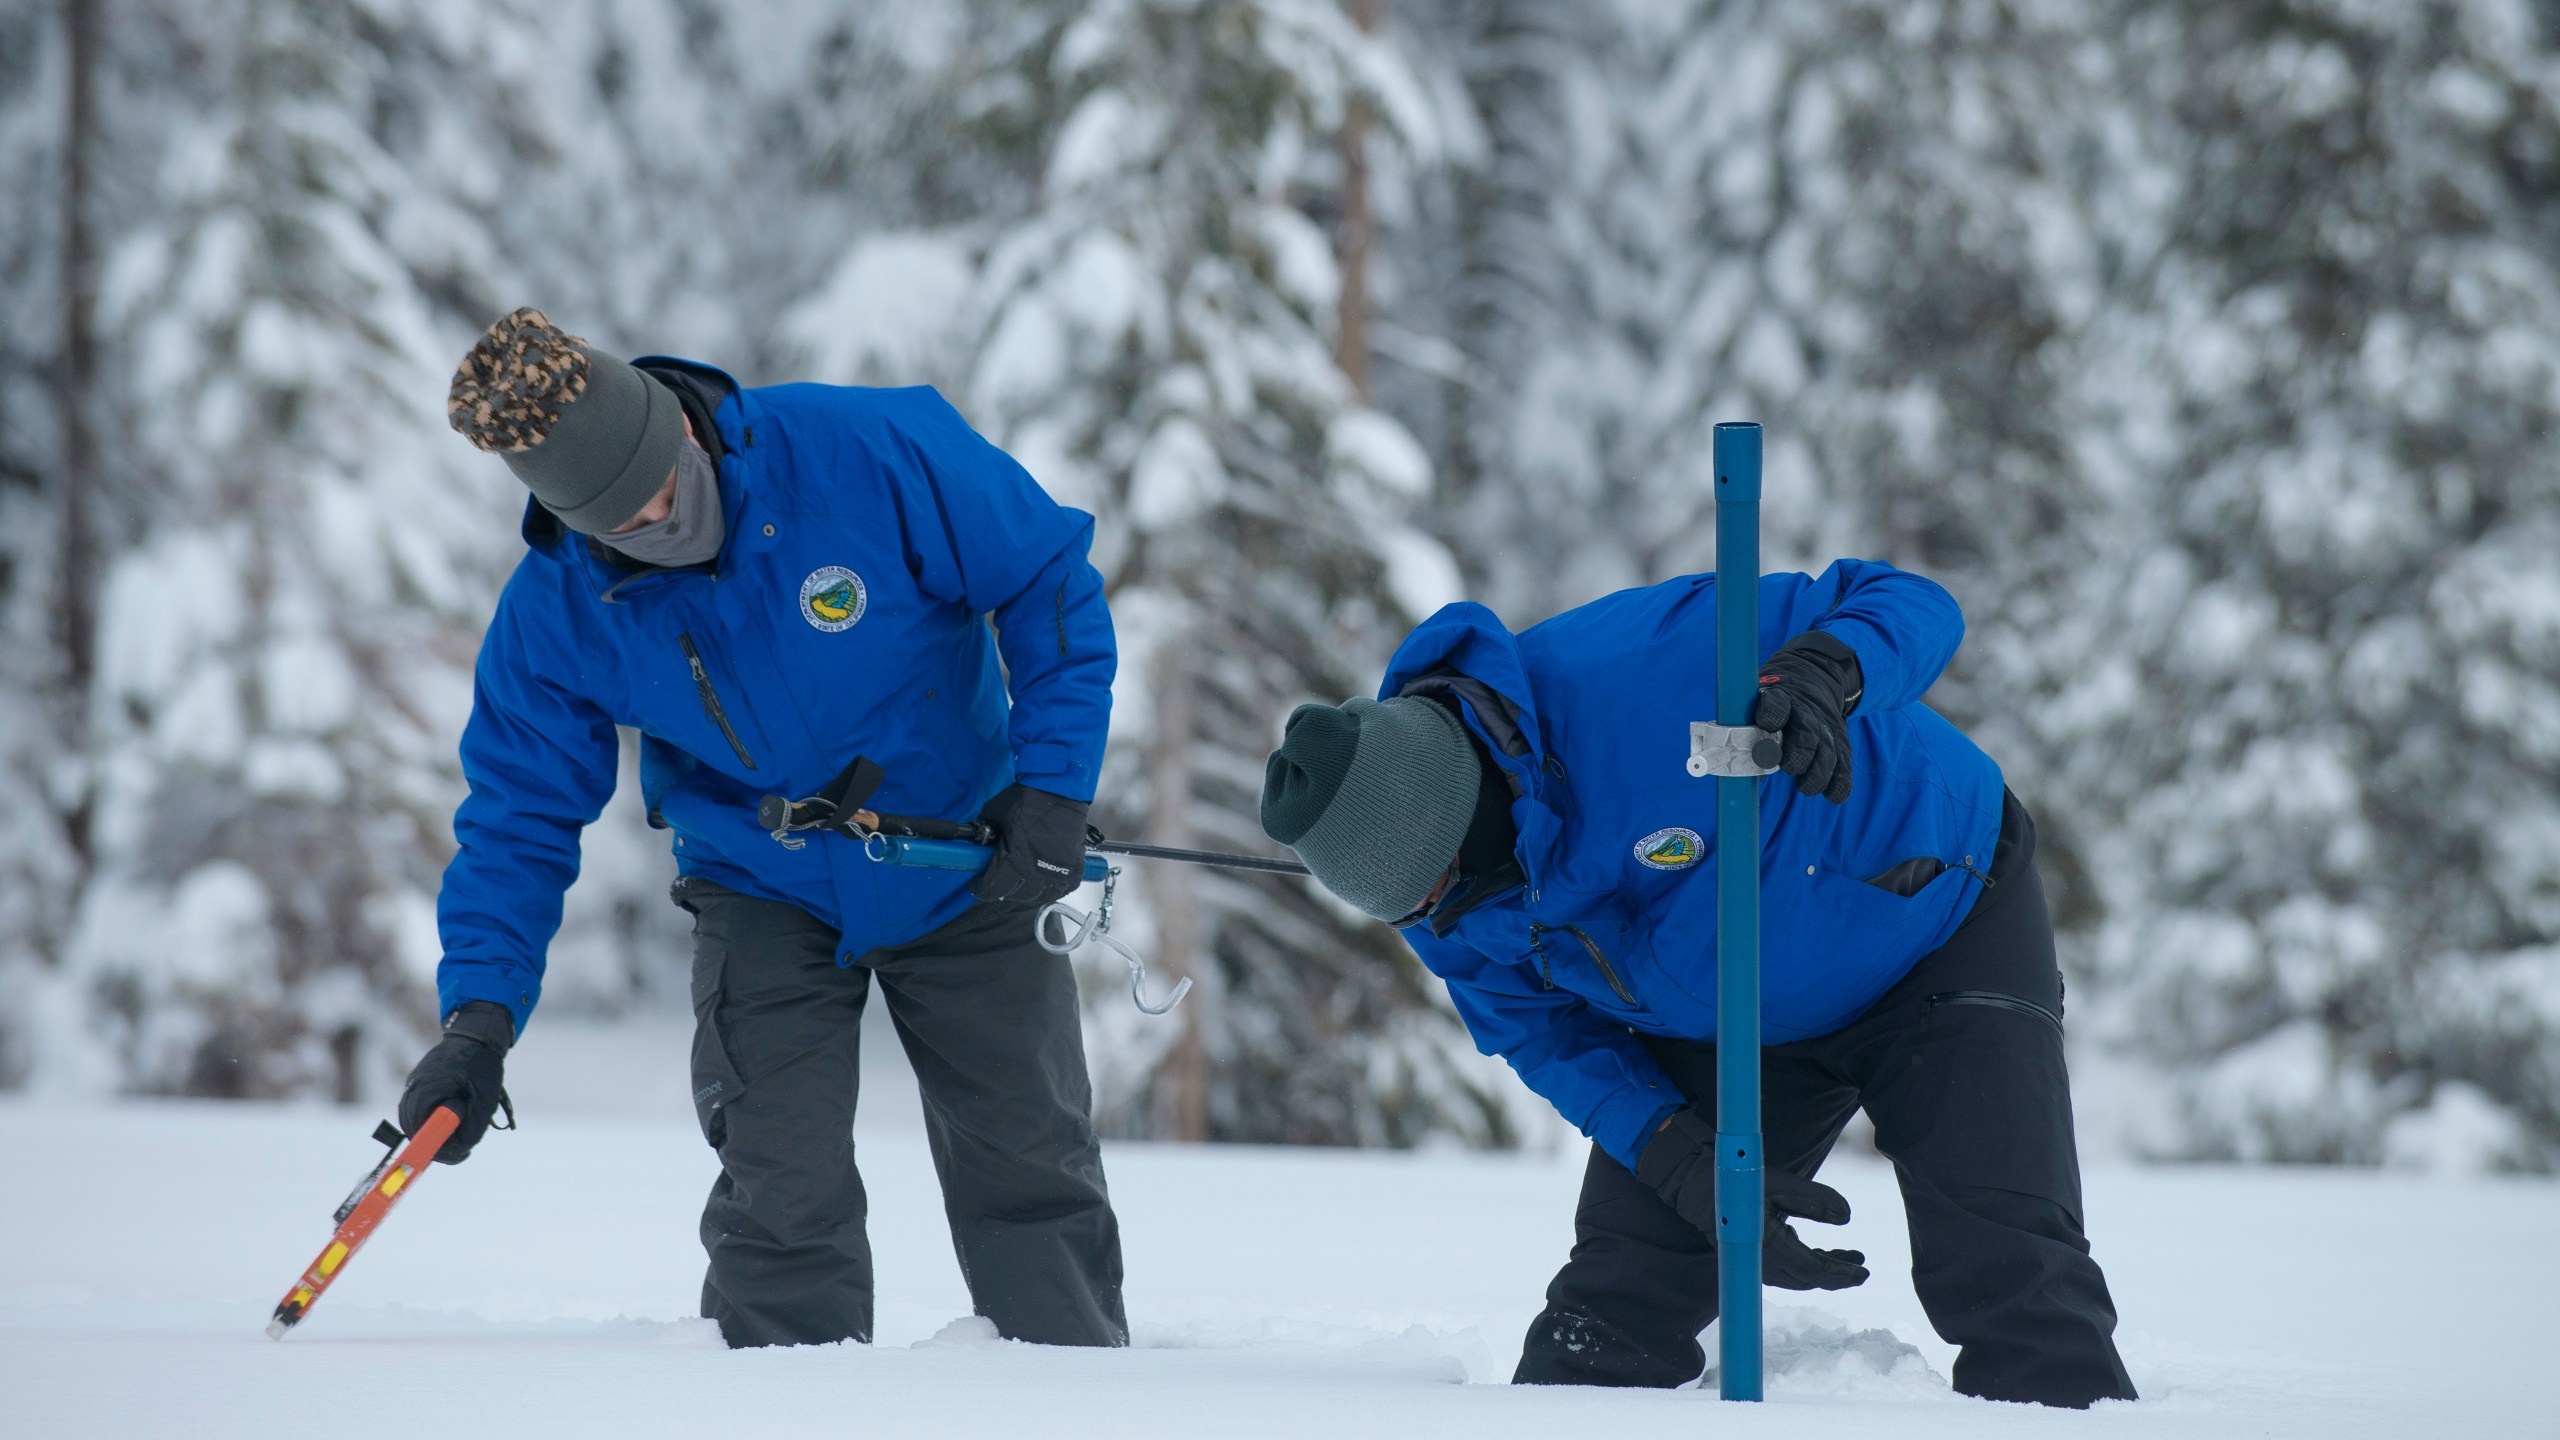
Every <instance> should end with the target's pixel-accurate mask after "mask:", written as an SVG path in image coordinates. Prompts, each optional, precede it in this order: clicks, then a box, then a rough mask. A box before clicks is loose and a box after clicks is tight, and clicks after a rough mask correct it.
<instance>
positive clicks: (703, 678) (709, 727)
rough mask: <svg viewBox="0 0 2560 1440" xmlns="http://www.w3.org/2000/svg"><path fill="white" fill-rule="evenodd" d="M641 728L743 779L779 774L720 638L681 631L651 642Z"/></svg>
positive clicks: (705, 632)
mask: <svg viewBox="0 0 2560 1440" xmlns="http://www.w3.org/2000/svg"><path fill="white" fill-rule="evenodd" d="M648 643H649V644H650V646H651V649H652V651H653V653H651V654H650V655H648V657H647V660H646V663H645V673H647V674H648V675H649V676H650V677H651V683H650V686H649V689H648V692H647V694H646V695H645V696H644V697H642V713H641V715H640V716H639V719H640V721H641V728H642V729H644V730H646V731H648V732H650V733H651V734H653V735H656V736H657V737H658V738H660V739H662V740H665V741H666V742H667V743H669V744H671V745H673V746H675V747H676V748H677V749H679V750H681V751H683V752H684V753H685V754H687V755H690V756H692V757H693V758H694V759H695V760H697V761H699V762H701V763H703V764H706V765H709V766H712V767H713V768H715V769H719V770H726V771H728V772H730V773H731V774H734V775H739V776H760V775H765V774H770V773H772V771H773V770H774V769H775V757H774V755H773V752H772V749H771V747H770V746H769V745H768V744H767V743H766V739H765V735H764V731H763V729H762V728H761V727H760V726H758V725H757V724H756V721H755V712H754V711H753V709H752V708H751V707H750V706H749V704H748V700H747V687H746V685H745V684H744V683H743V681H742V679H741V677H740V675H739V672H738V670H737V669H736V667H735V666H734V664H732V663H731V656H730V654H729V652H728V651H727V650H726V648H725V647H724V646H723V645H722V644H721V643H720V640H719V637H717V636H716V635H714V634H713V633H712V632H711V631H710V630H709V629H708V628H707V627H702V626H694V627H690V628H684V629H678V630H676V631H675V632H674V633H673V634H671V635H662V636H660V637H658V638H655V639H652V640H651V641H650V642H648Z"/></svg>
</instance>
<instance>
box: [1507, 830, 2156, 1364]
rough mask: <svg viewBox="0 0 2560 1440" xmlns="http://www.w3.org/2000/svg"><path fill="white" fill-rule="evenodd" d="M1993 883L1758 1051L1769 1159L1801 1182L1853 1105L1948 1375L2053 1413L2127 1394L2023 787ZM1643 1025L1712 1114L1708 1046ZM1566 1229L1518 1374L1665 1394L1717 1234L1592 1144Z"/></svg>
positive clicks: (1712, 1062) (1698, 1316)
mask: <svg viewBox="0 0 2560 1440" xmlns="http://www.w3.org/2000/svg"><path fill="white" fill-rule="evenodd" d="M1991 878H1992V880H1993V882H1994V883H1993V885H1992V888H1990V889H1989V890H1987V891H1985V892H1984V893H1983V895H1982V897H1981V898H1980V899H1979V900H1978V901H1976V902H1975V904H1974V908H1973V913H1972V914H1970V915H1969V916H1967V917H1966V918H1965V921H1964V923H1963V924H1962V925H1961V926H1959V927H1957V929H1956V932H1955V934H1953V935H1952V936H1950V937H1948V939H1947V943H1946V944H1944V945H1942V946H1940V947H1939V948H1938V949H1937V950H1935V951H1932V952H1931V953H1930V954H1928V955H1927V956H1925V957H1923V958H1922V959H1921V961H1920V963H1919V964H1918V965H1916V966H1915V967H1913V969H1912V971H1911V973H1910V974H1909V975H1907V976H1905V977H1904V978H1903V979H1902V981H1901V982H1900V983H1898V984H1896V985H1895V986H1894V987H1893V989H1892V990H1890V991H1888V992H1887V993H1886V994H1885V996H1884V997H1883V998H1882V999H1880V1000H1878V1001H1877V1002H1876V1003H1875V1005H1874V1006H1872V1007H1871V1008H1870V1009H1869V1010H1868V1011H1867V1013H1866V1014H1864V1015H1863V1016H1861V1017H1859V1018H1858V1019H1857V1020H1856V1021H1854V1022H1853V1023H1851V1024H1850V1025H1849V1026H1848V1027H1846V1028H1845V1029H1842V1030H1839V1031H1836V1032H1834V1033H1832V1034H1829V1035H1823V1036H1818V1037H1816V1038H1814V1039H1811V1040H1799V1041H1794V1042H1791V1043H1789V1044H1784V1045H1773V1046H1769V1047H1767V1048H1766V1049H1764V1050H1762V1051H1761V1067H1760V1095H1761V1115H1762V1120H1761V1125H1762V1132H1763V1135H1764V1137H1765V1138H1764V1140H1763V1146H1762V1151H1763V1153H1764V1154H1765V1155H1767V1157H1768V1160H1769V1163H1770V1164H1772V1165H1775V1166H1779V1167H1782V1168H1784V1169H1786V1170H1789V1171H1792V1172H1793V1173H1795V1174H1798V1175H1806V1176H1810V1175H1812V1174H1813V1173H1814V1172H1815V1171H1816V1170H1818V1169H1820V1168H1821V1165H1822V1161H1823V1157H1825V1156H1826V1155H1828V1154H1829V1153H1830V1151H1831V1146H1832V1143H1833V1142H1834V1141H1836V1140H1837V1139H1839V1137H1840V1131H1841V1127H1842V1126H1844V1125H1846V1124H1847V1123H1848V1120H1849V1116H1850V1113H1851V1112H1852V1111H1854V1110H1857V1109H1860V1108H1863V1109H1864V1110H1865V1111H1866V1112H1867V1115H1868V1117H1869V1118H1870V1119H1871V1120H1873V1121H1874V1122H1875V1129H1876V1147H1877V1148H1878V1149H1879V1150H1881V1151H1883V1152H1884V1154H1885V1156H1886V1158H1888V1159H1890V1160H1891V1161H1892V1162H1893V1166H1894V1173H1895V1176H1896V1178H1897V1179H1899V1181H1900V1182H1901V1187H1902V1203H1903V1209H1904V1210H1905V1212H1906V1214H1907V1218H1908V1220H1909V1222H1910V1227H1911V1264H1912V1277H1911V1278H1912V1284H1913V1286H1914V1288H1915V1289H1917V1290H1918V1292H1919V1296H1920V1303H1921V1305H1922V1306H1923V1307H1924V1308H1925V1309H1926V1310H1927V1311H1928V1313H1929V1320H1930V1323H1931V1324H1932V1325H1933V1326H1934V1327H1936V1329H1937V1332H1938V1334H1939V1336H1940V1337H1941V1338H1943V1339H1945V1340H1947V1341H1948V1342H1949V1343H1951V1344H1954V1345H1957V1346H1959V1347H1961V1349H1960V1351H1959V1353H1958V1354H1957V1357H1956V1364H1955V1377H1954V1378H1955V1388H1956V1389H1957V1390H1959V1391H1962V1392H1964V1393H1965V1394H1968V1395H1979V1396H1982V1397H1985V1398H1987V1399H1993V1400H2021V1401H2035V1402H2039V1403H2042V1404H2046V1405H2067V1406H2085V1405H2088V1404H2089V1403H2090V1402H2092V1401H2095V1400H2105V1399H2126V1400H2129V1399H2132V1398H2133V1394H2134V1391H2133V1381H2132V1380H2131V1378H2129V1377H2128V1376H2127V1375H2126V1374H2125V1369H2124V1362H2123V1361H2122V1360H2121V1359H2119V1358H2118V1357H2117V1355H2116V1348H2115V1341H2114V1338H2113V1337H2114V1333H2115V1324H2116V1312H2115V1302H2114V1301H2113V1300H2112V1299H2110V1298H2109V1297H2108V1294H2107V1281H2106V1277H2105V1276H2104V1275H2103V1274H2101V1273H2100V1272H2099V1269H2098V1263H2097V1261H2095V1260H2093V1259H2091V1258H2090V1255H2089V1242H2088V1240H2087V1238H2086V1237H2085V1235H2084V1233H2083V1227H2082V1221H2081V1213H2080V1162H2079V1156H2078V1153H2077V1151H2076V1150H2075V1148H2074V1145H2073V1141H2072V1130H2071V1081H2070V1076H2069V1075H2068V1074H2067V1073H2066V1072H2065V1070H2064V1068H2063V1055H2062V1018H2061V1016H2062V975H2061V971H2060V969H2059V967H2058V966H2057V965H2056V963H2055V958H2054V945H2053V922H2052V920H2051V918H2050V917H2049V916H2048V915H2047V913H2046V910H2045V898H2044V882H2043V881H2042V879H2041V878H2039V876H2038V874H2037V872H2036V866H2035V825H2034V822H2033V821H2032V820H2031V819H2029V818H2028V816H2027V813H2026V810H2025V808H2024V807H2023V806H2021V805H2020V804H2019V803H2018V800H2017V797H2015V796H2014V795H2013V796H2010V797H2009V799H2008V803H2007V806H2006V808H2005V811H2004V813H2003V815H2002V817H2001V830H2000V844H1999V848H1998V850H1997V851H1996V852H1995V857H1994V860H1993V862H1992V869H1991ZM1641 1038H1642V1039H1643V1040H1644V1042H1645V1045H1646V1047H1647V1048H1648V1049H1650V1050H1651V1051H1652V1052H1653V1053H1654V1055H1655V1056H1656V1057H1657V1058H1658V1059H1660V1060H1661V1062H1662V1065H1663V1068H1664V1069H1665V1070H1667V1071H1669V1072H1670V1074H1671V1078H1672V1080H1673V1081H1674V1083H1676V1084H1678V1085H1679V1087H1680V1089H1681V1092H1682V1093H1683V1094H1685V1095H1686V1096H1687V1097H1688V1098H1689V1099H1690V1100H1691V1101H1693V1102H1695V1103H1696V1104H1697V1105H1698V1106H1699V1107H1700V1108H1701V1109H1703V1110H1705V1111H1706V1112H1708V1113H1713V1111H1714V1109H1715V1081H1716V1048H1715V1046H1714V1045H1713V1044H1708V1043H1700V1042H1695V1041H1687V1040H1666V1039H1661V1038H1659V1037H1654V1036H1644V1037H1641ZM1574 1233H1575V1240H1574V1247H1573V1255H1572V1258H1571V1259H1569V1260H1567V1261H1566V1262H1565V1266H1564V1269H1563V1270H1561V1271H1559V1272H1558V1273H1557V1275H1556V1278H1555V1281H1554V1283H1553V1284H1551V1285H1549V1286H1548V1287H1547V1308H1546V1310H1545V1311H1544V1312H1543V1313H1541V1314H1540V1315H1539V1316H1538V1318H1537V1319H1536V1321H1534V1322H1532V1324H1531V1325H1530V1327H1529V1335H1528V1340H1527V1343H1526V1345H1525V1347H1524V1348H1523V1350H1522V1353H1521V1357H1520V1368H1519V1371H1518V1373H1517V1374H1516V1375H1514V1376H1513V1377H1512V1378H1513V1382H1514V1383H1515V1384H1543V1385H1651V1386H1673V1385H1681V1384H1686V1383H1687V1382H1688V1381H1690V1380H1692V1379H1695V1378H1696V1377H1697V1376H1698V1375H1699V1374H1700V1373H1702V1372H1703V1371H1704V1370H1705V1368H1706V1353H1705V1351H1704V1349H1703V1348H1702V1347H1701V1346H1700V1345H1699V1344H1698V1338H1697V1337H1698V1332H1699V1331H1701V1330H1703V1329H1705V1328H1706V1325H1707V1322H1709V1321H1711V1320H1713V1319H1714V1318H1715V1316H1716V1300H1717V1297H1716V1251H1715V1246H1714V1244H1713V1242H1712V1241H1711V1240H1710V1239H1709V1238H1708V1237H1707V1236H1706V1235H1704V1234H1702V1233H1700V1232H1699V1231H1698V1230H1697V1229H1696V1227H1694V1226H1692V1225H1690V1224H1689V1223H1688V1222H1687V1221H1685V1220H1683V1219H1681V1218H1680V1217H1679V1215H1678V1214H1676V1213H1675V1212H1674V1211H1673V1210H1672V1209H1671V1207H1670V1206H1669V1205H1667V1204H1665V1203H1664V1202H1663V1200H1662V1199H1661V1197H1660V1196H1658V1195H1656V1194H1655V1193H1654V1192H1653V1191H1652V1190H1650V1189H1648V1188H1647V1187H1645V1186H1644V1185H1643V1184H1641V1183H1639V1182H1638V1181H1637V1180H1636V1178H1635V1176H1633V1175H1631V1174H1629V1173H1628V1172H1627V1169H1626V1167H1624V1166H1622V1165H1620V1164H1619V1163H1618V1162H1617V1161H1615V1160H1612V1159H1610V1158H1609V1157H1608V1156H1607V1155H1604V1154H1602V1153H1601V1152H1600V1151H1599V1150H1597V1149H1596V1148H1595V1149H1594V1150H1593V1151H1592V1152H1591V1161H1590V1165H1589V1168H1588V1169H1587V1170H1586V1171H1585V1172H1584V1175H1583V1181H1582V1199H1581V1204H1580V1207H1579V1208H1578V1210H1577V1211H1576V1213H1575V1215H1574ZM1807 1238H1808V1241H1809V1243H1811V1244H1814V1245H1827V1244H1831V1243H1834V1242H1832V1241H1830V1240H1828V1239H1826V1238H1824V1237H1823V1236H1821V1235H1819V1234H1809V1235H1808V1236H1807Z"/></svg>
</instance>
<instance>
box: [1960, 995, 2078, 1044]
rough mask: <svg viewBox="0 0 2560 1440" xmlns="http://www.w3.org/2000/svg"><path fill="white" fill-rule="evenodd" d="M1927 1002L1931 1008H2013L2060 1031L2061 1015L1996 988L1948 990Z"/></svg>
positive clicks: (2058, 1032)
mask: <svg viewBox="0 0 2560 1440" xmlns="http://www.w3.org/2000/svg"><path fill="white" fill-rule="evenodd" d="M1929 1004H1930V1005H1931V1006H1932V1007H1933V1008H1934V1007H1936V1006H1939V1005H1988V1006H1990V1007H1991V1008H1993V1009H1995V1010H2015V1011H2017V1012H2018V1013H2019V1014H2021V1015H2033V1016H2034V1017H2036V1018H2037V1019H2039V1020H2041V1021H2043V1022H2044V1023H2046V1024H2047V1025H2050V1026H2052V1027H2053V1028H2054V1032H2055V1033H2056V1034H2060V1033H2061V1031H2062V1017H2061V1016H2059V1015H2056V1014H2054V1013H2053V1012H2052V1011H2050V1010H2047V1009H2046V1008H2044V1007H2043V1006H2041V1005H2038V1004H2037V1003H2035V1002H2034V1001H2032V1000H2021V999H2019V998H2018V997H2017V996H2015V995H2003V994H2001V993H2000V992H1999V991H1997V990H1948V991H1944V992H1942V993H1940V994H1936V995H1932V996H1930V997H1929Z"/></svg>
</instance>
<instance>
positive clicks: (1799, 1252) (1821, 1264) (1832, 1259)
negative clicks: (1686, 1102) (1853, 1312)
mask: <svg viewBox="0 0 2560 1440" xmlns="http://www.w3.org/2000/svg"><path fill="white" fill-rule="evenodd" d="M1636 1160H1637V1163H1636V1178H1637V1179H1638V1180H1641V1181H1643V1182H1644V1183H1645V1184H1646V1185H1648V1186H1651V1187H1652V1188H1653V1191H1654V1193H1655V1194H1658V1195H1660V1196H1661V1197H1662V1198H1663V1200H1664V1201H1665V1202H1667V1203H1668V1204H1669V1205H1670V1206H1671V1208H1672V1209H1674V1210H1677V1211H1679V1212H1680V1218H1681V1219H1683V1220H1686V1221H1688V1222H1689V1223H1690V1224H1692V1225H1695V1226H1697V1227H1698V1229H1699V1230H1700V1231H1702V1232H1704V1233H1705V1235H1706V1237H1707V1238H1708V1239H1710V1240H1712V1239H1714V1238H1715V1234H1716V1129H1715V1126H1714V1125H1712V1124H1710V1123H1708V1121H1707V1120H1706V1118H1705V1117H1704V1116H1701V1115H1700V1114H1698V1112H1697V1110H1696V1108H1695V1107H1691V1108H1688V1109H1683V1110H1681V1111H1679V1112H1677V1113H1675V1114H1674V1115H1673V1116H1672V1117H1671V1118H1670V1119H1669V1120H1668V1121H1666V1122H1664V1124H1663V1126H1662V1128H1661V1129H1659V1130H1657V1131H1655V1132H1654V1135H1653V1139H1652V1140H1650V1141H1648V1142H1647V1143H1646V1144H1645V1147H1644V1153H1643V1154H1642V1155H1640V1156H1638V1157H1636ZM1762 1173H1763V1175H1764V1176H1765V1177H1766V1180H1765V1185H1766V1187H1767V1191H1768V1196H1767V1198H1768V1213H1767V1215H1766V1217H1765V1219H1764V1222H1763V1224H1762V1227H1761V1231H1760V1279H1761V1282H1762V1283H1763V1284H1767V1285H1775V1286H1777V1287H1778V1288H1779V1289H1781V1290H1846V1289H1849V1288H1850V1287H1851V1286H1855V1285H1864V1284H1866V1283H1867V1257H1866V1256H1865V1255H1864V1254H1863V1253H1861V1252H1859V1251H1856V1250H1816V1249H1814V1248H1813V1247H1812V1246H1810V1245H1807V1244H1805V1243H1804V1241H1802V1240H1800V1239H1798V1238H1797V1237H1796V1232H1795V1227H1793V1226H1791V1225H1789V1224H1788V1223H1787V1221H1788V1220H1790V1219H1795V1220H1811V1221H1813V1222H1814V1223H1816V1224H1819V1225H1845V1224H1847V1223H1848V1222H1849V1201H1848V1199H1847V1198H1846V1197H1845V1196H1843V1195H1841V1193H1840V1192H1839V1191H1837V1190H1834V1189H1832V1188H1831V1187H1830V1186H1828V1185H1825V1184H1822V1183H1821V1182H1819V1181H1816V1180H1807V1179H1806V1178H1804V1177H1803V1176H1801V1175H1795V1174H1791V1173H1789V1172H1787V1171H1784V1170H1780V1169H1778V1168H1777V1167H1775V1166H1771V1167H1769V1168H1768V1169H1767V1170H1765V1171H1763V1172H1762Z"/></svg>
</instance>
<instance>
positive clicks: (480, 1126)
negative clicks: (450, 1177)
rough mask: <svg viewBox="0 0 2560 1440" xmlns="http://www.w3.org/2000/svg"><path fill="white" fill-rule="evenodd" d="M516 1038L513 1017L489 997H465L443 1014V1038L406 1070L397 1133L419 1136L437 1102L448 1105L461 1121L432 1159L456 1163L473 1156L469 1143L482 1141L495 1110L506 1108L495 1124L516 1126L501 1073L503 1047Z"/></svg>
mask: <svg viewBox="0 0 2560 1440" xmlns="http://www.w3.org/2000/svg"><path fill="white" fill-rule="evenodd" d="M515 1040H516V1022H515V1017H514V1016H512V1015H509V1014H508V1013H507V1007H506V1006H504V1005H498V1004H494V1003H492V1002H490V1001H487V1000H466V1001H464V1002H463V1003H462V1004H460V1005H457V1006H455V1007H454V1011H453V1013H452V1014H450V1015H448V1016H446V1017H445V1020H444V1038H443V1039H441V1040H438V1041H437V1042H436V1043H435V1045H434V1047H433V1048H431V1049H429V1050H428V1051H427V1053H426V1055H425V1056H424V1058H422V1059H420V1060H419V1061H418V1064H417V1067H416V1068H415V1069H413V1070H411V1071H410V1072H409V1085H408V1088H407V1089H405V1090H402V1091H401V1092H400V1131H401V1133H402V1134H404V1135H415V1134H417V1133H418V1127H419V1126H421V1125H424V1124H425V1123H427V1117H428V1116H430V1115H432V1114H434V1113H435V1110H436V1107H437V1106H439V1105H450V1106H452V1107H453V1109H454V1113H455V1114H457V1115H460V1116H461V1117H462V1124H461V1125H460V1126H459V1127H458V1128H456V1129H455V1130H454V1132H453V1138H452V1139H450V1140H447V1141H446V1142H444V1148H443V1149H441V1150H438V1151H437V1152H436V1160H437V1161H438V1163H440V1164H445V1165H459V1164H461V1163H462V1162H463V1161H465V1160H467V1159H469V1158H470V1157H471V1147H472V1146H474V1145H477V1144H479V1143H480V1137H481V1136H483V1135H486V1134H488V1133H489V1122H490V1121H492V1120H494V1119H496V1118H497V1114H498V1112H499V1111H501V1110H504V1111H506V1112H507V1123H506V1124H505V1125H502V1126H500V1127H499V1128H500V1129H503V1130H512V1129H514V1128H515V1125H516V1107H515V1102H514V1101H512V1100H509V1099H508V1098H507V1087H506V1084H505V1081H504V1075H503V1072H504V1070H505V1068H506V1058H507V1047H509V1046H511V1045H513V1044H515Z"/></svg>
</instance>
